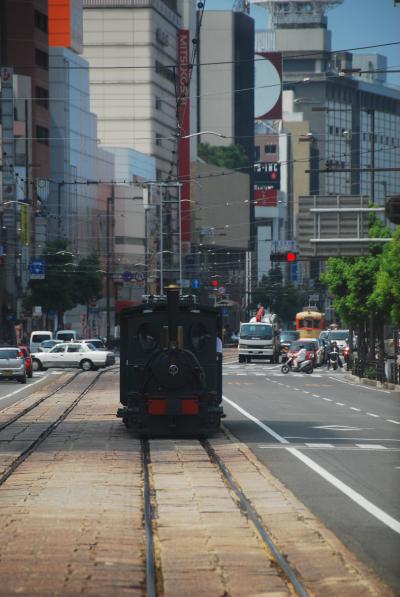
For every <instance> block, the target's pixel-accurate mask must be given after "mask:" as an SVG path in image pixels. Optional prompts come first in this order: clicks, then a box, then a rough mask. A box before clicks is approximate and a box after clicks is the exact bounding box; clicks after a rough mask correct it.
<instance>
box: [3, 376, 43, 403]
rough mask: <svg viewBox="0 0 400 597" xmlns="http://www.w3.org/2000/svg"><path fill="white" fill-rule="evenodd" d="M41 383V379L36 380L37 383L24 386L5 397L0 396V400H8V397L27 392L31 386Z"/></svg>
mask: <svg viewBox="0 0 400 597" xmlns="http://www.w3.org/2000/svg"><path fill="white" fill-rule="evenodd" d="M41 381H42V379H38V380H37V381H34V382H33V383H30V384H26V385H25V384H24V387H23V388H20V389H19V390H15V391H14V392H11V393H10V394H6V395H5V396H1V398H0V400H5V399H6V398H9V397H10V396H14V395H15V394H18V393H19V392H22V390H27V389H28V388H31V387H32V386H35V385H36V384H37V383H40V382H41Z"/></svg>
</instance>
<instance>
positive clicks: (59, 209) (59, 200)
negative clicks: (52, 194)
mask: <svg viewBox="0 0 400 597" xmlns="http://www.w3.org/2000/svg"><path fill="white" fill-rule="evenodd" d="M64 186H65V182H64V181H63V180H61V181H60V182H58V183H57V237H58V238H61V187H63V188H64Z"/></svg>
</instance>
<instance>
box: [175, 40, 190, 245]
mask: <svg viewBox="0 0 400 597" xmlns="http://www.w3.org/2000/svg"><path fill="white" fill-rule="evenodd" d="M177 35H178V40H177V41H178V85H177V87H178V122H179V133H180V137H182V136H185V135H189V133H190V102H189V83H190V56H189V53H190V35H189V30H188V29H180V30H179V31H178V33H177ZM178 180H179V181H180V182H181V183H182V187H181V232H182V235H181V240H182V249H183V252H184V253H186V252H189V251H190V244H189V243H190V201H189V199H190V139H182V138H179V139H178Z"/></svg>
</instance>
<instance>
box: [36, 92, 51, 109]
mask: <svg viewBox="0 0 400 597" xmlns="http://www.w3.org/2000/svg"><path fill="white" fill-rule="evenodd" d="M35 94H36V103H37V105H38V106H42V108H46V110H48V109H49V90H48V89H44V87H36V91H35Z"/></svg>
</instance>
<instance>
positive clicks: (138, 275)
mask: <svg viewBox="0 0 400 597" xmlns="http://www.w3.org/2000/svg"><path fill="white" fill-rule="evenodd" d="M135 280H136V281H137V282H143V280H144V273H143V272H136V274H135Z"/></svg>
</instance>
